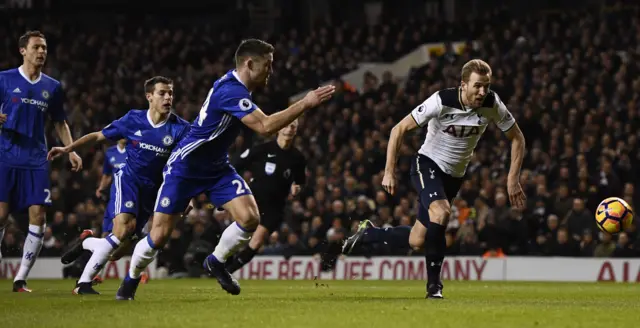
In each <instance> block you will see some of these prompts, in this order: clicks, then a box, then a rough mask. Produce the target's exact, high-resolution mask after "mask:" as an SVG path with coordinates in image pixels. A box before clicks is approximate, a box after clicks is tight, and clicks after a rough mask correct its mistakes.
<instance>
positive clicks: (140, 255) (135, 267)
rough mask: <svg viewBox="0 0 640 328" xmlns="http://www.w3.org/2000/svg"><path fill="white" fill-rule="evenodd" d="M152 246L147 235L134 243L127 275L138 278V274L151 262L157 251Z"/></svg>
mask: <svg viewBox="0 0 640 328" xmlns="http://www.w3.org/2000/svg"><path fill="white" fill-rule="evenodd" d="M154 246H155V245H154V244H153V241H152V240H151V237H149V235H147V237H145V238H142V240H140V241H139V242H138V243H137V244H136V248H134V249H133V255H131V264H129V277H131V278H133V279H138V278H140V274H142V272H144V270H145V269H146V268H147V266H148V265H149V264H151V262H153V260H154V259H155V257H156V254H157V253H158V250H157V249H154Z"/></svg>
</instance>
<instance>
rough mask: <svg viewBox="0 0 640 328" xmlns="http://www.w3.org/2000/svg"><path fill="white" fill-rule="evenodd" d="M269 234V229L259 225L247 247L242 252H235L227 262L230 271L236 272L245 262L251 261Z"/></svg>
mask: <svg viewBox="0 0 640 328" xmlns="http://www.w3.org/2000/svg"><path fill="white" fill-rule="evenodd" d="M268 236H269V230H268V229H267V228H266V227H265V226H263V225H259V226H258V228H257V229H256V231H255V232H254V233H253V236H252V237H251V240H250V241H249V244H248V245H247V247H245V248H243V249H242V250H241V251H240V252H238V253H236V254H234V256H233V257H232V258H231V259H230V260H228V261H227V262H226V268H227V271H229V273H234V272H236V271H237V270H239V269H240V268H242V267H243V266H244V265H245V264H247V263H249V262H250V261H251V260H252V259H253V257H254V256H255V255H256V253H257V252H258V250H259V249H260V247H262V245H263V244H264V241H265V239H267V237H268Z"/></svg>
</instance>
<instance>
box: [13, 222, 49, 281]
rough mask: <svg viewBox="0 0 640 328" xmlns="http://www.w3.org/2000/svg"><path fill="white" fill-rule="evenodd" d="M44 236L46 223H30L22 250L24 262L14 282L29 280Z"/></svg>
mask: <svg viewBox="0 0 640 328" xmlns="http://www.w3.org/2000/svg"><path fill="white" fill-rule="evenodd" d="M43 237H44V225H42V226H37V225H33V224H30V225H29V233H28V234H27V239H25V241H24V247H23V250H22V262H20V269H19V270H18V274H16V277H15V278H14V279H13V281H14V282H15V281H18V280H27V276H28V275H29V271H31V268H33V265H34V264H35V263H36V258H38V254H40V249H41V248H42V238H43Z"/></svg>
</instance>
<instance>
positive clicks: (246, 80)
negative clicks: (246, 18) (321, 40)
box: [116, 39, 335, 300]
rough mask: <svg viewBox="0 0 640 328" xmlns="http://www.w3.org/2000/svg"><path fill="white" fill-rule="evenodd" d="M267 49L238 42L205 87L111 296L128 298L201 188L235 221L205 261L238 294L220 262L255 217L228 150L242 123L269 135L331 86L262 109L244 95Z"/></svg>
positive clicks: (264, 70) (262, 73)
mask: <svg viewBox="0 0 640 328" xmlns="http://www.w3.org/2000/svg"><path fill="white" fill-rule="evenodd" d="M273 51H274V48H273V46H272V45H270V44H268V43H266V42H264V41H261V40H257V39H249V40H244V41H242V43H240V46H239V47H238V49H237V50H236V54H235V62H236V69H234V70H231V71H229V72H228V73H226V74H225V75H224V76H222V77H221V78H220V79H218V80H217V81H216V82H215V83H214V84H213V87H212V88H211V90H209V94H208V95H207V98H206V99H205V101H204V104H203V105H202V109H201V110H200V114H199V115H198V117H197V118H196V120H195V121H194V122H193V123H192V124H191V130H190V132H189V133H188V135H187V137H186V138H185V139H183V140H182V141H181V142H180V143H179V144H178V147H177V148H176V149H175V150H174V151H173V153H172V154H171V157H170V158H169V161H168V162H167V165H166V167H165V170H164V182H163V184H162V186H161V187H160V191H159V192H158V197H157V200H156V207H155V213H154V217H153V224H152V228H151V231H150V232H149V234H148V235H147V237H146V238H144V239H142V240H141V241H140V242H138V244H137V245H136V247H135V249H134V251H133V256H132V258H131V265H130V269H129V272H128V274H127V275H126V276H125V278H124V280H123V282H122V284H121V285H120V288H119V289H118V292H117V295H116V299H118V300H133V299H134V296H135V292H136V289H137V287H138V284H139V282H140V273H141V272H142V271H143V270H144V269H145V268H146V267H147V265H149V263H151V262H152V261H153V259H154V257H155V255H156V253H157V252H158V249H161V248H162V247H164V245H165V243H166V242H167V240H168V238H169V236H170V235H171V232H172V231H173V227H174V226H175V223H176V221H177V220H178V218H179V217H180V213H181V212H182V211H184V209H185V208H186V207H187V203H188V202H189V200H190V199H191V198H192V197H194V196H196V195H198V194H201V193H206V194H207V195H208V197H209V199H210V201H211V203H213V204H214V205H215V206H216V207H221V208H224V209H225V210H226V211H228V212H229V213H230V214H231V216H232V217H233V218H234V219H235V221H236V222H235V223H234V224H232V225H230V226H229V227H227V229H225V231H224V232H223V233H222V236H221V237H220V241H219V243H218V245H217V246H216V248H215V250H214V252H213V254H211V255H209V256H208V257H207V259H206V260H205V262H204V267H205V269H206V271H208V272H209V274H210V275H211V276H214V277H216V279H217V280H218V282H219V283H220V285H221V286H222V288H223V289H224V290H226V291H227V292H229V293H231V294H234V295H237V294H239V293H240V285H239V284H238V282H237V281H236V280H235V279H234V278H233V277H232V276H231V274H229V272H228V271H227V270H226V269H225V262H226V260H227V258H228V257H229V256H231V255H233V254H234V253H235V252H236V251H237V250H238V249H240V248H241V247H242V246H243V245H244V244H245V243H246V242H247V241H248V240H249V238H250V237H251V235H252V233H253V232H254V231H255V229H256V228H257V227H258V224H259V223H260V214H259V212H258V206H257V205H256V201H255V199H254V198H253V195H252V193H251V189H249V186H248V185H247V183H246V182H245V181H244V180H243V179H242V177H240V175H238V173H236V170H235V169H234V168H233V166H231V165H230V164H229V159H228V156H229V155H228V148H229V146H230V145H231V144H233V143H234V141H235V138H236V136H237V135H238V132H239V131H240V129H241V127H242V124H244V125H246V126H248V127H249V128H251V129H252V130H254V131H256V132H258V133H259V134H261V135H265V136H268V135H272V134H274V133H276V132H278V131H279V130H280V129H282V128H283V127H285V126H287V125H289V124H290V123H291V122H293V121H294V120H295V119H296V118H297V117H298V116H300V115H302V113H304V112H305V111H306V110H308V109H310V108H313V107H316V106H317V105H319V104H320V103H322V102H323V101H325V100H327V99H329V98H330V97H331V96H332V94H333V92H334V90H335V88H334V87H333V86H324V87H321V88H318V89H316V90H314V91H310V92H309V93H307V95H306V96H305V97H304V98H303V99H302V100H300V101H298V102H296V103H295V104H293V105H291V106H290V107H289V108H287V109H285V110H283V111H280V112H278V113H275V114H273V115H269V116H267V115H265V114H264V113H263V112H262V111H261V110H260V109H259V108H258V107H257V106H256V105H255V104H254V103H253V102H252V101H251V92H252V91H254V90H256V89H258V88H261V87H264V86H265V85H266V83H267V81H268V79H269V75H270V74H271V72H272V63H273Z"/></svg>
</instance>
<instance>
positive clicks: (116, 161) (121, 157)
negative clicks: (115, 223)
mask: <svg viewBox="0 0 640 328" xmlns="http://www.w3.org/2000/svg"><path fill="white" fill-rule="evenodd" d="M126 145H127V139H120V140H118V143H117V144H116V145H113V146H111V147H109V148H107V150H106V151H105V152H104V161H103V164H102V177H100V184H99V185H98V189H96V197H97V198H99V199H103V200H106V199H107V197H106V196H107V195H108V194H107V195H105V193H107V192H109V186H110V185H111V182H113V173H114V172H116V171H118V170H119V169H121V168H122V167H123V166H124V165H125V162H126V160H127V150H126V148H125V147H126Z"/></svg>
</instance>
